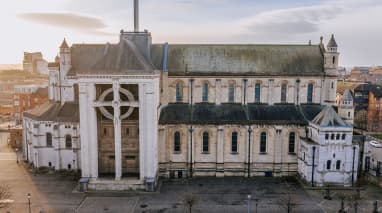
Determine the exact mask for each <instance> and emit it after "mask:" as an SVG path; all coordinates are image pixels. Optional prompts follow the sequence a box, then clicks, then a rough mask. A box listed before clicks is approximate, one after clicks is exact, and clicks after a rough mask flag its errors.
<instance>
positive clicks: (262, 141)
mask: <svg viewBox="0 0 382 213" xmlns="http://www.w3.org/2000/svg"><path fill="white" fill-rule="evenodd" d="M260 152H261V153H265V152H267V133H266V132H262V133H261V134H260Z"/></svg>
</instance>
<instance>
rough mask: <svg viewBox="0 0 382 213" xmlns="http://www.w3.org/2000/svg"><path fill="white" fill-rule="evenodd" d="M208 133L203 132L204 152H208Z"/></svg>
mask: <svg viewBox="0 0 382 213" xmlns="http://www.w3.org/2000/svg"><path fill="white" fill-rule="evenodd" d="M208 140H209V138H208V132H203V152H208V148H209V147H208V145H209V144H208Z"/></svg>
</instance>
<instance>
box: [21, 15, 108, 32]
mask: <svg viewBox="0 0 382 213" xmlns="http://www.w3.org/2000/svg"><path fill="white" fill-rule="evenodd" d="M17 16H18V17H19V18H21V19H23V20H26V21H30V22H35V23H38V24H43V25H47V26H51V27H57V28H65V29H69V30H74V31H78V32H81V33H89V34H97V35H104V36H108V35H114V34H111V33H108V32H105V31H104V29H105V28H107V27H108V26H107V25H106V24H105V23H104V22H103V21H102V20H100V19H98V18H94V17H89V16H83V15H78V14H74V13H22V14H18V15H17Z"/></svg>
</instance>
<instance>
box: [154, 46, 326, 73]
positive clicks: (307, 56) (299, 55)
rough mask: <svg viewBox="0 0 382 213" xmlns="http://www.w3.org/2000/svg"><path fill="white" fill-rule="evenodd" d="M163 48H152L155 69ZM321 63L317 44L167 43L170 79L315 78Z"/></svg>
mask: <svg viewBox="0 0 382 213" xmlns="http://www.w3.org/2000/svg"><path fill="white" fill-rule="evenodd" d="M163 48H164V45H153V46H152V48H151V58H152V61H153V64H154V65H155V66H156V67H157V68H161V67H163V60H162V59H163V52H164V51H163ZM159 55H160V56H159ZM323 64H324V61H323V55H322V51H321V48H320V46H319V45H213V44H211V45H200V44H170V45H169V48H168V64H167V68H168V72H169V75H170V76H185V75H186V76H187V75H208V76H211V75H219V76H221V75H228V76H232V75H251V76H253V75H255V76H264V75H266V76H291V75H292V76H293V75H294V76H317V75H324V66H323Z"/></svg>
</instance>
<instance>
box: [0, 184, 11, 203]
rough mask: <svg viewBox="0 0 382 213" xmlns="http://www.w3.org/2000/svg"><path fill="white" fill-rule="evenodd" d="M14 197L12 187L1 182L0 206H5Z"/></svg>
mask: <svg viewBox="0 0 382 213" xmlns="http://www.w3.org/2000/svg"><path fill="white" fill-rule="evenodd" d="M11 197H12V194H11V189H10V187H9V186H8V185H6V184H0V208H4V207H6V206H8V205H9V204H10V202H9V199H10V198H11Z"/></svg>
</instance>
